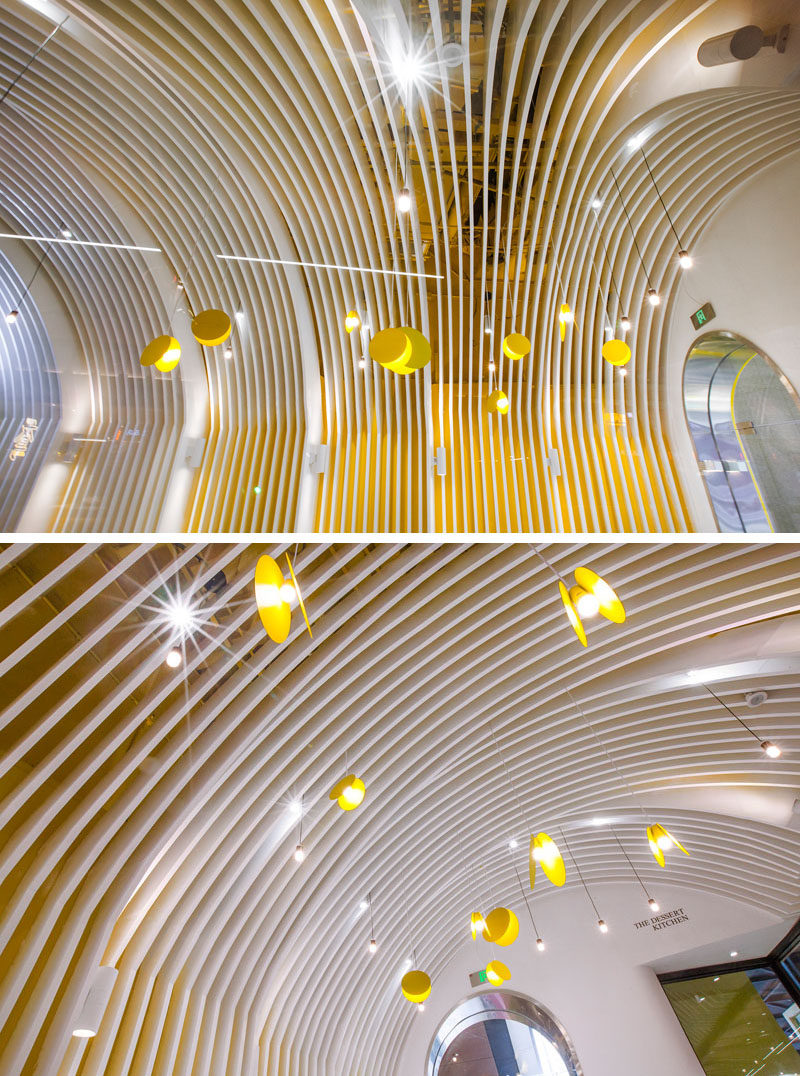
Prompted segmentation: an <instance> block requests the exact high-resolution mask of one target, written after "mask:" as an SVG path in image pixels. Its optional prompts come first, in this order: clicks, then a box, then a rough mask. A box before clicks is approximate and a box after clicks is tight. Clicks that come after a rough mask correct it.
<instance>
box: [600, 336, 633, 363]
mask: <svg viewBox="0 0 800 1076" xmlns="http://www.w3.org/2000/svg"><path fill="white" fill-rule="evenodd" d="M603 358H604V359H605V360H606V362H610V363H611V365H612V366H625V365H626V363H628V362H630V358H631V349H630V348H629V347H628V345H627V344H626V343H625V341H624V340H606V342H605V343H604V344H603Z"/></svg>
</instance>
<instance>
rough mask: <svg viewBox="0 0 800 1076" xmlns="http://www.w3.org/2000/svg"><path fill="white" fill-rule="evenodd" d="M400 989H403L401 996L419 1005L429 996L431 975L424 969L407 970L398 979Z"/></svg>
mask: <svg viewBox="0 0 800 1076" xmlns="http://www.w3.org/2000/svg"><path fill="white" fill-rule="evenodd" d="M400 989H401V990H402V991H403V997H405V998H408V1000H409V1001H413V1002H414V1004H415V1005H420V1004H421V1003H422V1002H423V1001H424V1000H425V999H426V998H427V997H429V996H430V992H431V977H430V975H426V974H425V972H424V971H417V970H415V971H407V972H406V974H405V975H404V976H403V978H402V979H401V980H400Z"/></svg>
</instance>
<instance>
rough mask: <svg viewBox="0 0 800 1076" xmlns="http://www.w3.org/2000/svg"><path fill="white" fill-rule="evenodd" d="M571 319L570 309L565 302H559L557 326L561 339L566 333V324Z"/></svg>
mask: <svg viewBox="0 0 800 1076" xmlns="http://www.w3.org/2000/svg"><path fill="white" fill-rule="evenodd" d="M571 321H572V311H571V310H570V308H569V305H568V304H567V303H562V304H561V310H560V311H559V315H558V328H559V332H560V333H561V339H562V340H563V339H564V338H565V337H566V335H567V325H568V324H569V323H570V322H571Z"/></svg>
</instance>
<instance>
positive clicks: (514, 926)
mask: <svg viewBox="0 0 800 1076" xmlns="http://www.w3.org/2000/svg"><path fill="white" fill-rule="evenodd" d="M518 934H519V920H518V919H517V917H516V915H514V913H513V912H512V911H511V909H510V908H495V909H494V910H493V911H491V912H489V914H488V915H487V916H486V926H485V927H484V928H483V937H484V939H485V940H486V941H488V942H492V943H493V944H494V945H504V946H505V945H511V944H512V943H513V942H515V941H516V938H517V935H518Z"/></svg>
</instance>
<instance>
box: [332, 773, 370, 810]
mask: <svg viewBox="0 0 800 1076" xmlns="http://www.w3.org/2000/svg"><path fill="white" fill-rule="evenodd" d="M366 794H367V789H366V785H365V784H364V782H363V781H362V780H361V778H360V777H356V775H355V774H354V773H351V774H348V775H347V777H344V778H342V780H341V781H340V782H339V783H338V784H337V785H334V787H333V788H332V789H331V791H330V798H331V799H332V800H337V801H338V803H339V806H340V807H341V808H342V810H343V811H354V810H355V809H356V807H360V806H361V804H362V803H363V802H364V796H366Z"/></svg>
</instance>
